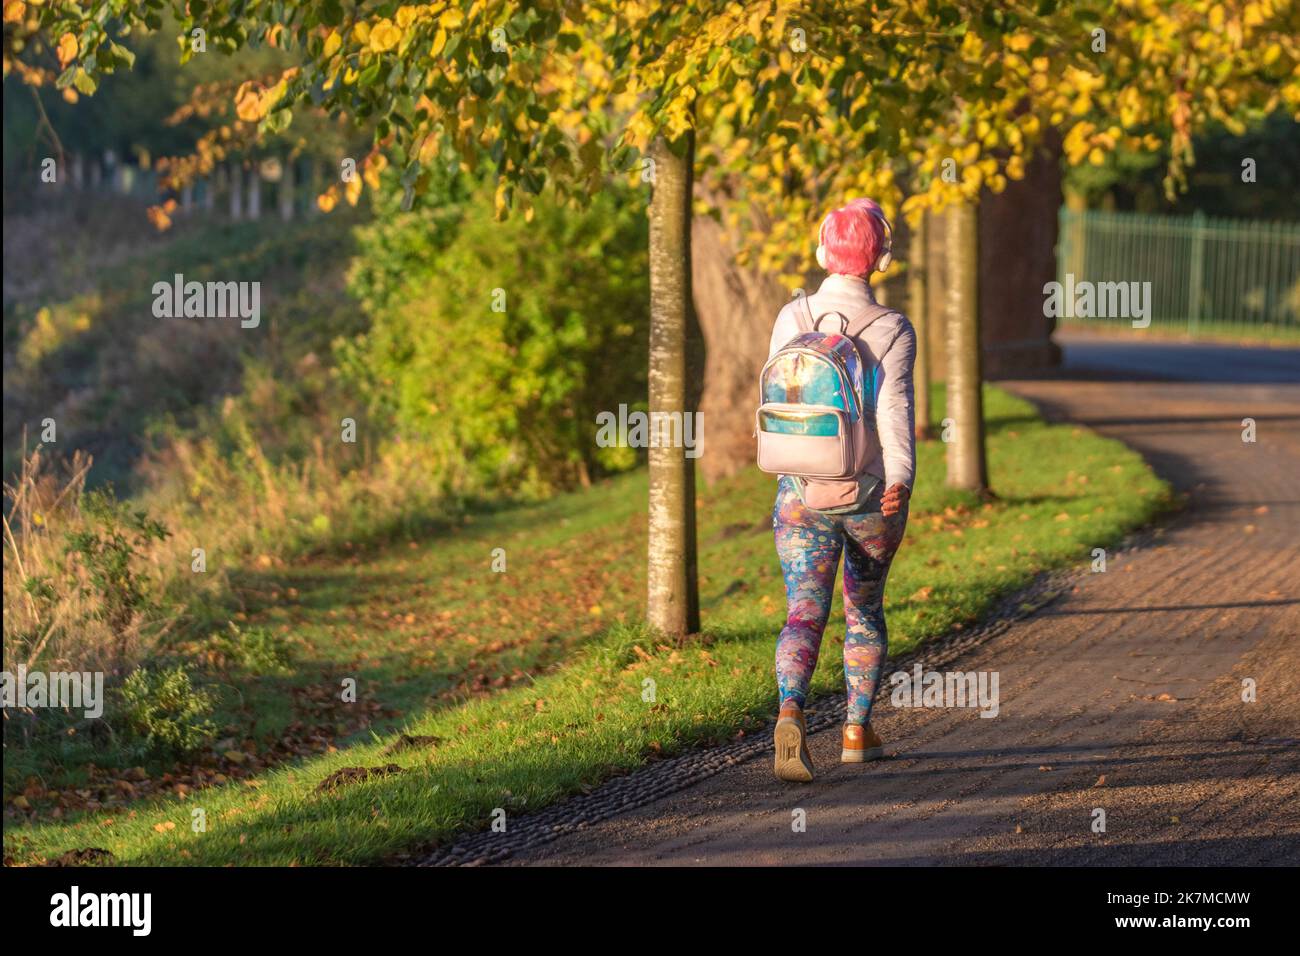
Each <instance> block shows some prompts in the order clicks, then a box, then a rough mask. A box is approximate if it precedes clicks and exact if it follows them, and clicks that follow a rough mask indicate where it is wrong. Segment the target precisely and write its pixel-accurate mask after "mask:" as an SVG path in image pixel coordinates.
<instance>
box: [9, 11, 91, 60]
mask: <svg viewBox="0 0 1300 956" xmlns="http://www.w3.org/2000/svg"><path fill="white" fill-rule="evenodd" d="M5 12H6V13H7V12H8V8H6V11H5ZM76 58H77V38H76V37H74V36H73V35H72V34H71V33H65V34H63V36H61V37H59V66H64V67H66V66H67V65H68V64H69V63H71V62H72V61H73V60H75V59H76Z"/></svg>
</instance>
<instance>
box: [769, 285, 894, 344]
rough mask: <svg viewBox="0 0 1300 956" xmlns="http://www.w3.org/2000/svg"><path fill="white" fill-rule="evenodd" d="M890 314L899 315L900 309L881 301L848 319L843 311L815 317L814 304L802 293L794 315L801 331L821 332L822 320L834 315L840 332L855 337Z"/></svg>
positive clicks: (825, 313)
mask: <svg viewBox="0 0 1300 956" xmlns="http://www.w3.org/2000/svg"><path fill="white" fill-rule="evenodd" d="M890 314H894V315H897V314H898V310H897V309H890V308H887V307H885V306H883V305H881V304H880V303H879V302H872V303H870V304H869V305H867V306H866V307H865V308H864V309H863V310H862V311H861V312H859V313H858V314H857V315H855V316H854V317H853V318H852V319H846V318H845V317H844V314H843V313H842V312H823V313H822V314H821V315H819V316H816V317H814V316H813V311H812V304H811V303H810V302H809V301H808V296H806V295H801V296H799V308H797V309H796V310H795V316H794V317H795V322H797V323H798V326H799V331H800V332H820V331H821V323H822V321H823V320H825V319H827V318H829V317H831V316H834V317H835V318H837V319H839V321H840V328H839V334H840V335H847V336H849V337H850V338H853V337H856V336H859V335H861V334H862V333H863V332H865V331H866V330H867V328H868V326H870V325H871V324H872V323H873V322H875V321H876V320H877V319H879V318H881V317H882V316H886V315H890Z"/></svg>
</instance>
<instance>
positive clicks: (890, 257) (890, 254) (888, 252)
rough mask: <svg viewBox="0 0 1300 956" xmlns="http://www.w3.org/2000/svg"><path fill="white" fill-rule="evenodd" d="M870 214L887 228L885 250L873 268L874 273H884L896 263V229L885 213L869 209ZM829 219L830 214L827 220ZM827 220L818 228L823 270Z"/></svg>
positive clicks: (819, 255)
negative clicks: (823, 241) (823, 238)
mask: <svg viewBox="0 0 1300 956" xmlns="http://www.w3.org/2000/svg"><path fill="white" fill-rule="evenodd" d="M868 212H870V213H871V214H872V215H873V216H875V217H876V218H877V219H879V220H880V221H881V223H882V224H883V225H884V227H885V248H884V249H882V250H881V251H880V255H878V256H877V257H876V263H875V266H874V267H873V268H872V271H873V272H884V271H885V270H886V269H888V268H889V264H890V263H891V262H893V261H894V227H893V226H891V225H890V224H889V220H888V219H886V218H885V214H884V213H883V212H877V211H876V210H875V209H869V210H868ZM829 218H830V215H829V214H828V215H827V216H826V219H829ZM826 219H823V220H822V224H821V225H820V226H819V227H818V228H817V265H819V266H821V267H822V268H823V269H825V268H826V247H825V246H824V245H822V234H823V233H824V232H825V231H826Z"/></svg>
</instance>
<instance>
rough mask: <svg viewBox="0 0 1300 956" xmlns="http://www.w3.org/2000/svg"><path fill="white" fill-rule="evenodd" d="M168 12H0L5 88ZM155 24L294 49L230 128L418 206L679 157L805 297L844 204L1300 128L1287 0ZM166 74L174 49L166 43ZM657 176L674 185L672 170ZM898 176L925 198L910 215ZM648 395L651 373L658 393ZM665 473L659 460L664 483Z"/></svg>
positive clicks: (669, 544) (403, 15)
mask: <svg viewBox="0 0 1300 956" xmlns="http://www.w3.org/2000/svg"><path fill="white" fill-rule="evenodd" d="M162 6H163V0H113V2H102V3H97V4H95V3H92V4H88V5H85V6H82V5H79V4H76V3H72V2H70V0H47V2H45V3H42V4H34V3H33V4H26V3H22V2H17V0H15V2H12V3H6V4H5V20H6V29H5V60H4V63H5V67H4V68H5V75H6V76H8V75H9V74H10V73H11V72H16V73H18V74H19V75H20V76H21V77H22V79H23V80H24V81H26V82H28V83H32V84H42V83H47V82H48V83H52V84H53V85H55V86H56V87H59V88H67V87H68V86H71V87H73V88H75V89H78V90H81V91H82V92H83V93H89V92H93V89H94V85H95V82H96V77H97V76H98V75H99V74H100V73H102V72H104V71H106V70H114V69H121V68H125V67H127V66H129V58H130V57H129V54H130V51H129V49H127V45H128V44H129V42H130V37H131V35H132V34H133V32H134V31H136V30H151V29H152V30H157V29H159V28H160V27H161V19H160V17H159V14H158V11H159V10H160V9H161V8H162ZM171 6H172V9H173V11H174V14H175V16H176V18H177V21H178V22H179V24H180V27H181V30H182V33H183V35H185V36H188V35H190V33H191V31H192V30H194V29H203V30H204V31H206V35H207V36H208V38H209V44H210V46H211V47H212V48H213V49H222V48H228V49H238V48H242V47H244V46H247V45H258V44H275V45H278V46H280V47H282V48H283V49H285V50H286V51H290V52H292V53H293V54H294V57H295V64H294V65H293V66H291V67H289V68H286V69H284V70H283V71H281V72H280V73H279V74H278V75H276V76H271V77H263V78H258V79H250V80H249V81H248V82H247V83H246V84H244V85H243V86H242V87H241V88H240V89H239V90H238V92H237V94H236V99H237V112H238V116H239V120H240V121H241V122H242V123H244V124H246V125H247V127H249V128H251V129H252V130H254V131H255V132H256V131H261V132H265V131H282V130H283V129H285V128H287V127H288V125H289V124H290V122H291V121H292V119H293V116H294V114H295V112H298V111H301V110H302V109H305V108H306V109H310V108H315V109H322V110H325V111H328V112H330V113H345V114H347V115H348V116H350V117H353V118H355V119H356V120H358V121H361V122H364V123H366V124H370V126H371V127H372V128H373V130H374V144H375V145H374V149H373V151H372V153H371V156H370V157H367V159H366V164H367V166H370V165H371V164H375V163H379V162H381V159H379V158H378V157H384V160H382V161H388V160H387V157H390V156H391V157H392V158H393V159H392V160H391V161H394V162H396V163H397V164H398V165H399V168H400V177H399V180H400V185H401V188H402V189H403V190H404V192H405V195H406V197H407V199H408V201H414V200H415V199H416V197H418V195H419V194H420V193H421V192H422V191H423V190H424V189H426V188H427V187H428V183H429V178H428V169H429V168H430V167H431V166H432V165H433V164H437V163H444V164H447V165H448V167H451V168H457V167H460V168H465V169H471V170H473V169H478V168H480V167H482V166H483V165H485V164H487V165H490V166H491V169H492V171H493V173H494V175H495V177H496V179H497V192H496V197H497V209H498V214H499V215H506V214H507V213H508V212H509V211H510V210H511V209H516V210H518V211H520V212H522V214H524V215H528V207H529V203H530V197H532V196H535V195H536V194H537V193H539V192H540V191H541V190H542V189H543V188H550V189H553V190H554V191H555V192H556V194H557V195H558V196H559V197H560V198H561V199H566V198H567V199H572V200H574V201H579V202H580V201H582V200H583V198H584V197H585V196H587V195H589V194H590V193H591V192H592V191H594V190H596V189H598V188H599V187H600V183H601V182H602V180H603V179H604V177H606V176H608V175H611V174H619V173H623V172H629V171H630V172H631V174H632V175H643V174H644V172H645V170H646V168H647V167H645V165H644V161H645V160H646V159H656V158H660V159H664V158H665V157H666V155H667V154H665V153H664V149H665V148H667V149H668V151H669V153H671V155H672V156H674V157H678V156H685V155H687V154H688V151H684V148H685V146H686V144H687V143H688V141H689V142H693V145H694V149H695V161H694V163H693V164H691V165H692V167H693V168H692V169H690V170H685V169H682V170H681V171H680V172H681V174H682V175H686V174H688V173H694V175H695V178H696V181H697V182H698V183H699V184H700V187H701V188H700V190H699V192H698V193H697V195H698V196H701V197H704V202H703V208H702V209H701V208H697V209H696V213H697V214H698V213H699V212H704V213H707V214H710V215H714V216H717V217H718V218H719V220H720V221H721V222H722V223H723V224H725V225H726V226H727V228H728V229H729V230H730V232H731V234H734V235H737V236H739V237H740V246H741V248H740V250H739V255H740V257H741V259H742V261H743V262H744V263H747V264H752V265H754V266H755V267H756V268H757V270H758V272H759V273H766V274H772V275H779V276H782V277H784V278H786V279H787V280H789V281H793V282H796V283H797V282H798V281H799V279H800V278H801V276H802V275H803V274H804V272H805V270H806V269H807V268H808V267H809V265H810V261H811V254H812V245H813V244H812V242H811V240H810V236H811V235H812V231H813V229H814V228H815V226H816V223H817V221H818V219H819V218H820V216H821V215H822V214H823V213H824V211H825V208H826V207H827V206H830V205H832V204H834V203H836V202H838V201H839V200H841V199H843V198H844V197H846V196H852V195H871V196H874V197H876V198H877V199H879V200H880V201H881V203H882V205H883V206H884V207H885V208H886V210H887V211H888V212H890V213H894V214H897V213H899V212H901V213H902V214H903V215H905V216H906V218H907V220H908V221H909V222H910V223H912V224H915V223H916V217H918V216H919V215H920V214H921V213H922V212H923V211H924V210H926V209H941V208H943V207H945V206H949V205H953V204H971V203H974V202H976V201H977V199H978V197H979V195H980V192H981V190H983V189H986V188H987V189H989V190H992V191H993V192H998V191H1000V190H1001V189H1002V188H1004V187H1005V185H1006V183H1007V181H1008V180H1009V179H1012V180H1014V179H1018V178H1020V177H1021V176H1023V175H1024V169H1025V162H1026V158H1027V156H1029V154H1030V152H1031V151H1032V150H1033V149H1034V147H1035V145H1036V144H1037V143H1038V142H1039V141H1040V140H1041V139H1042V137H1043V136H1044V134H1045V132H1046V131H1047V130H1049V129H1055V130H1058V131H1059V132H1060V135H1061V137H1062V140H1063V144H1064V153H1065V157H1066V160H1067V161H1068V162H1070V163H1076V164H1077V163H1083V162H1090V163H1099V162H1103V161H1104V159H1105V156H1106V154H1107V153H1108V152H1109V151H1111V150H1114V149H1116V148H1118V147H1120V146H1123V147H1125V148H1127V149H1132V150H1145V151H1150V152H1155V151H1159V152H1162V153H1163V154H1164V156H1165V158H1166V161H1167V168H1168V176H1167V184H1168V188H1169V189H1171V190H1173V189H1177V188H1178V186H1179V184H1180V182H1181V181H1182V179H1183V171H1184V169H1185V167H1186V165H1187V164H1188V163H1189V162H1190V161H1191V159H1192V155H1191V142H1192V136H1193V134H1194V132H1195V131H1196V130H1197V129H1198V128H1200V127H1202V126H1204V125H1205V124H1206V123H1208V122H1212V121H1213V122H1218V123H1222V124H1223V125H1224V126H1226V127H1227V128H1229V129H1234V128H1244V124H1245V123H1247V122H1249V121H1251V120H1252V119H1254V118H1255V117H1257V116H1262V115H1264V114H1265V113H1267V112H1272V111H1274V110H1276V109H1286V110H1287V111H1289V112H1291V113H1292V114H1296V113H1300V70H1297V64H1300V48H1298V46H1297V42H1298V41H1297V39H1296V38H1297V36H1300V29H1297V22H1296V10H1295V6H1294V4H1293V3H1292V2H1290V0H1261V2H1251V3H1234V4H1221V3H1215V2H1211V0H1096V2H1093V3H1087V4H1084V5H1079V4H1075V3H1058V2H1057V0H1033V2H1025V0H1001V2H996V3H994V2H966V3H962V2H955V3H951V4H933V3H930V2H928V0H901V2H879V0H867V2H863V0H807V2H795V0H758V2H748V3H740V2H722V0H693V2H686V3H678V4H663V3H660V2H655V0H630V2H612V0H592V2H581V0H539V2H537V3H535V4H532V5H530V6H529V7H528V8H526V9H521V8H520V7H518V6H516V5H515V4H513V3H510V2H506V0H462V2H451V0H439V2H434V3H427V4H402V5H399V4H397V3H380V4H376V5H373V6H362V5H353V4H344V3H340V2H338V0H324V2H321V3H317V4H304V5H296V4H285V3H279V2H270V0H241V2H235V0H210V2H209V0H189V2H187V3H181V2H179V0H174V2H172V4H171ZM182 55H183V56H190V55H191V54H190V53H188V52H186V51H185V48H184V47H182ZM226 148H227V147H226V146H225V145H224V143H223V141H221V140H220V138H219V137H218V138H214V140H213V141H212V142H211V143H210V144H209V149H208V152H207V154H206V155H203V156H200V157H199V159H198V160H197V162H196V163H195V164H194V166H193V167H192V169H189V170H183V171H182V174H184V173H202V172H203V170H204V168H205V165H207V164H210V163H211V162H215V161H217V160H219V159H220V158H221V154H222V151H223V150H224V149H226ZM658 165H659V164H656V166H655V167H650V168H651V169H653V171H654V176H656V177H657V176H659V175H660V174H661V173H662V172H663V171H664V170H661V169H659V168H658ZM668 171H669V172H670V176H672V177H676V176H677V175H678V169H677V167H676V165H674V163H672V162H671V161H670V162H669V165H668ZM900 174H905V175H900ZM903 181H907V182H909V183H915V184H917V185H916V187H915V189H914V191H913V192H912V193H911V194H910V195H908V196H907V197H906V198H904V196H903V194H902V188H901V185H900V184H901V183H902V182H903ZM357 183H358V181H357V180H353V181H351V182H349V183H348V184H347V186H346V188H345V186H344V185H343V184H340V183H336V184H334V185H333V186H332V187H331V189H330V191H329V193H328V194H327V195H326V197H325V199H324V202H325V203H326V205H328V204H329V202H330V201H337V197H338V195H339V194H340V193H345V194H348V190H351V193H350V194H348V198H350V199H355V193H356V192H358V191H359V190H360V189H361V186H360V185H358V184H357ZM370 184H371V185H373V184H374V180H372V181H371V183H370ZM656 185H658V183H656ZM670 190H671V193H672V196H673V199H672V202H674V203H676V202H677V201H678V197H679V196H680V200H681V202H682V204H683V212H682V213H681V216H685V215H686V213H685V211H684V206H685V203H686V202H688V201H689V200H690V196H689V194H684V195H682V194H681V193H680V190H679V180H678V179H675V178H670V179H669V181H668V182H667V183H665V184H663V186H662V191H661V192H660V196H659V200H664V201H665V202H666V201H667V200H665V198H664V197H665V195H666V194H667V193H668V192H669V191H670ZM659 200H654V201H652V203H653V202H657V201H659ZM655 219H656V220H657V222H658V224H659V225H658V226H657V227H656V231H655V233H654V235H653V236H652V239H651V244H652V248H655V247H656V245H655V244H656V243H658V244H659V246H658V248H659V249H660V250H661V252H662V254H659V253H656V254H655V256H653V257H652V261H655V262H657V263H659V265H658V266H656V268H657V269H659V281H657V282H652V284H653V285H654V286H655V287H656V288H657V289H658V290H659V294H660V296H661V298H660V299H659V300H658V302H657V303H652V312H656V313H657V314H659V316H660V321H659V322H658V323H657V325H656V327H657V328H659V329H660V330H661V332H662V333H663V336H664V337H663V339H662V347H660V348H657V349H656V351H655V356H654V361H655V362H656V363H659V362H663V363H667V364H668V366H669V367H668V368H666V369H665V370H664V376H665V377H664V378H663V379H661V381H663V382H667V381H668V380H669V379H675V376H676V372H675V369H677V368H687V367H689V366H688V363H687V359H688V358H689V356H685V355H681V354H678V349H684V348H685V347H686V340H687V338H686V335H685V334H683V333H681V332H679V329H680V328H681V321H680V317H681V316H682V315H683V314H688V313H689V309H688V308H687V307H686V306H684V305H683V303H682V301H681V298H682V296H684V295H685V294H686V293H685V290H686V289H687V288H689V283H688V281H687V279H688V277H689V269H688V268H686V267H685V266H684V265H683V264H684V263H686V262H687V258H686V257H687V256H688V254H689V249H688V244H687V242H688V237H689V235H690V232H689V230H688V229H685V228H681V226H682V223H681V217H679V216H678V215H671V216H670V215H662V216H657V217H655ZM662 230H669V231H668V232H665V231H662ZM669 243H672V244H675V248H671V249H670V248H669ZM722 347H725V343H723V344H722ZM975 347H977V345H976V346H975ZM659 375H660V372H659V371H657V370H655V369H652V370H651V379H652V381H653V380H654V379H655V378H656V376H659ZM659 394H661V400H663V401H671V402H674V403H675V402H677V401H679V399H680V396H681V394H682V393H681V391H680V389H679V387H678V386H677V385H676V384H672V385H671V386H670V385H666V384H665V385H664V390H663V392H661V393H659ZM674 410H675V411H681V412H685V411H688V410H689V409H687V408H685V407H682V408H680V409H674ZM683 451H684V450H683V449H676V450H674V461H675V458H676V456H677V455H681V468H680V469H678V468H677V466H676V464H674V466H673V468H672V469H671V470H670V469H667V468H665V469H662V470H661V471H660V472H656V473H660V474H663V475H664V476H667V475H669V474H670V471H671V474H672V475H673V476H674V477H672V478H671V479H670V478H668V477H665V478H664V479H663V480H665V481H671V482H673V483H674V484H673V487H674V488H678V489H680V491H681V492H682V493H680V494H679V493H678V492H677V491H674V492H672V493H671V494H670V495H668V496H666V497H665V498H664V500H665V501H670V502H671V503H670V504H665V505H664V506H663V507H658V508H656V509H655V511H654V513H653V517H654V520H653V522H652V525H651V530H650V535H651V553H652V554H653V553H655V549H656V548H657V547H662V548H663V549H664V553H669V552H672V553H673V555H674V556H673V560H675V561H677V562H680V564H681V567H682V569H685V568H687V567H688V564H689V561H690V560H691V559H690V557H689V555H690V554H692V553H693V541H694V528H693V519H692V515H693V510H692V507H691V502H693V495H688V494H686V493H685V492H686V489H687V488H688V487H689V476H690V474H691V469H692V468H693V462H692V461H690V460H688V459H686V458H685V456H684V454H682V452H683ZM705 453H706V454H707V449H706V452H705ZM668 460H669V456H668V454H667V453H666V452H664V451H663V450H662V449H661V450H660V452H659V453H658V455H657V457H656V461H657V462H659V463H660V464H663V463H665V462H667V461H668ZM654 468H655V465H654V464H652V470H653V469H654ZM679 474H680V476H681V477H680V484H678V482H679V479H678V478H677V477H676V476H677V475H679ZM656 574H657V573H656ZM683 575H684V576H685V579H686V584H685V585H684V587H685V588H686V589H687V592H688V595H689V594H693V591H694V579H693V578H694V576H693V574H691V573H690V572H689V571H687V570H680V571H679V569H677V568H673V569H672V570H671V572H670V573H668V574H667V578H670V579H671V580H673V581H680V580H681V579H682V576H683ZM671 593H673V592H672V588H671V587H669V588H658V587H655V588H654V589H653V590H652V592H651V595H650V596H651V604H652V607H651V609H650V619H651V620H652V621H654V622H658V623H659V625H660V626H662V627H663V629H664V630H666V631H668V632H670V633H682V632H683V631H684V630H688V629H689V628H690V626H691V623H692V622H691V621H690V614H689V612H687V611H685V610H683V611H673V612H672V613H665V612H664V611H663V610H662V606H661V603H660V602H662V601H663V600H665V598H664V597H663V595H664V594H671ZM691 602H692V598H691V597H689V596H687V597H686V598H685V599H684V600H679V601H677V604H676V606H677V607H679V608H682V609H686V608H689V607H690V606H691Z"/></svg>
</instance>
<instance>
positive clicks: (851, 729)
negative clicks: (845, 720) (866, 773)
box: [840, 724, 885, 763]
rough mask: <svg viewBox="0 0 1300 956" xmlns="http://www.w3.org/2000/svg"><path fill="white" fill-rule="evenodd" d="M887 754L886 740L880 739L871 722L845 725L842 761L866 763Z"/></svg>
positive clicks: (841, 752) (841, 753)
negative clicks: (863, 724) (860, 725)
mask: <svg viewBox="0 0 1300 956" xmlns="http://www.w3.org/2000/svg"><path fill="white" fill-rule="evenodd" d="M884 755H885V742H884V741H883V740H881V739H880V737H879V736H878V735H877V734H876V732H875V731H874V730H872V729H871V724H867V725H866V726H865V727H859V726H858V725H857V724H845V725H844V749H843V750H841V751H840V763H866V762H867V761H868V760H879V759H880V758H881V757H883V756H884Z"/></svg>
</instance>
